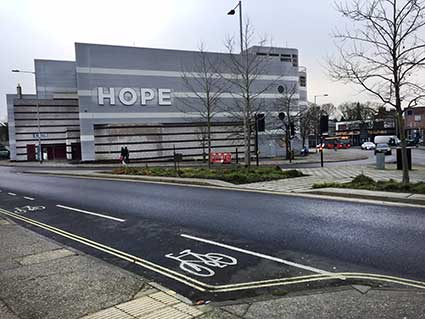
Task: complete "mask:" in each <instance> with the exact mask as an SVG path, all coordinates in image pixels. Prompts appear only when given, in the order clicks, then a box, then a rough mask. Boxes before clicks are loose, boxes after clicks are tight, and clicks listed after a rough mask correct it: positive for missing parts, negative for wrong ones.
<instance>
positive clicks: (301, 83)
mask: <svg viewBox="0 0 425 319" xmlns="http://www.w3.org/2000/svg"><path fill="white" fill-rule="evenodd" d="M300 86H302V87H306V86H307V78H306V77H305V76H304V75H301V76H300Z"/></svg>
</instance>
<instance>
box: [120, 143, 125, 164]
mask: <svg viewBox="0 0 425 319" xmlns="http://www.w3.org/2000/svg"><path fill="white" fill-rule="evenodd" d="M120 162H121V164H122V165H125V148H124V147H123V146H121V152H120Z"/></svg>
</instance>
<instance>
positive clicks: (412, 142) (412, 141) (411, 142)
mask: <svg viewBox="0 0 425 319" xmlns="http://www.w3.org/2000/svg"><path fill="white" fill-rule="evenodd" d="M418 144H419V139H407V140H406V146H416V147H418Z"/></svg>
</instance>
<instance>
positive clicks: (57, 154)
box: [53, 144, 66, 160]
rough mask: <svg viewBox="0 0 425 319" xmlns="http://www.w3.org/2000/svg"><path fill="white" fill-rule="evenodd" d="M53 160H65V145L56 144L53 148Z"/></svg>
mask: <svg viewBox="0 0 425 319" xmlns="http://www.w3.org/2000/svg"><path fill="white" fill-rule="evenodd" d="M53 151H54V159H55V160H63V159H66V144H56V145H54V146H53Z"/></svg>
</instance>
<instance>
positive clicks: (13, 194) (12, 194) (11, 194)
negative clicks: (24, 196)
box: [7, 193, 16, 196]
mask: <svg viewBox="0 0 425 319" xmlns="http://www.w3.org/2000/svg"><path fill="white" fill-rule="evenodd" d="M7 194H8V195H10V196H16V194H15V193H7Z"/></svg>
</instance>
